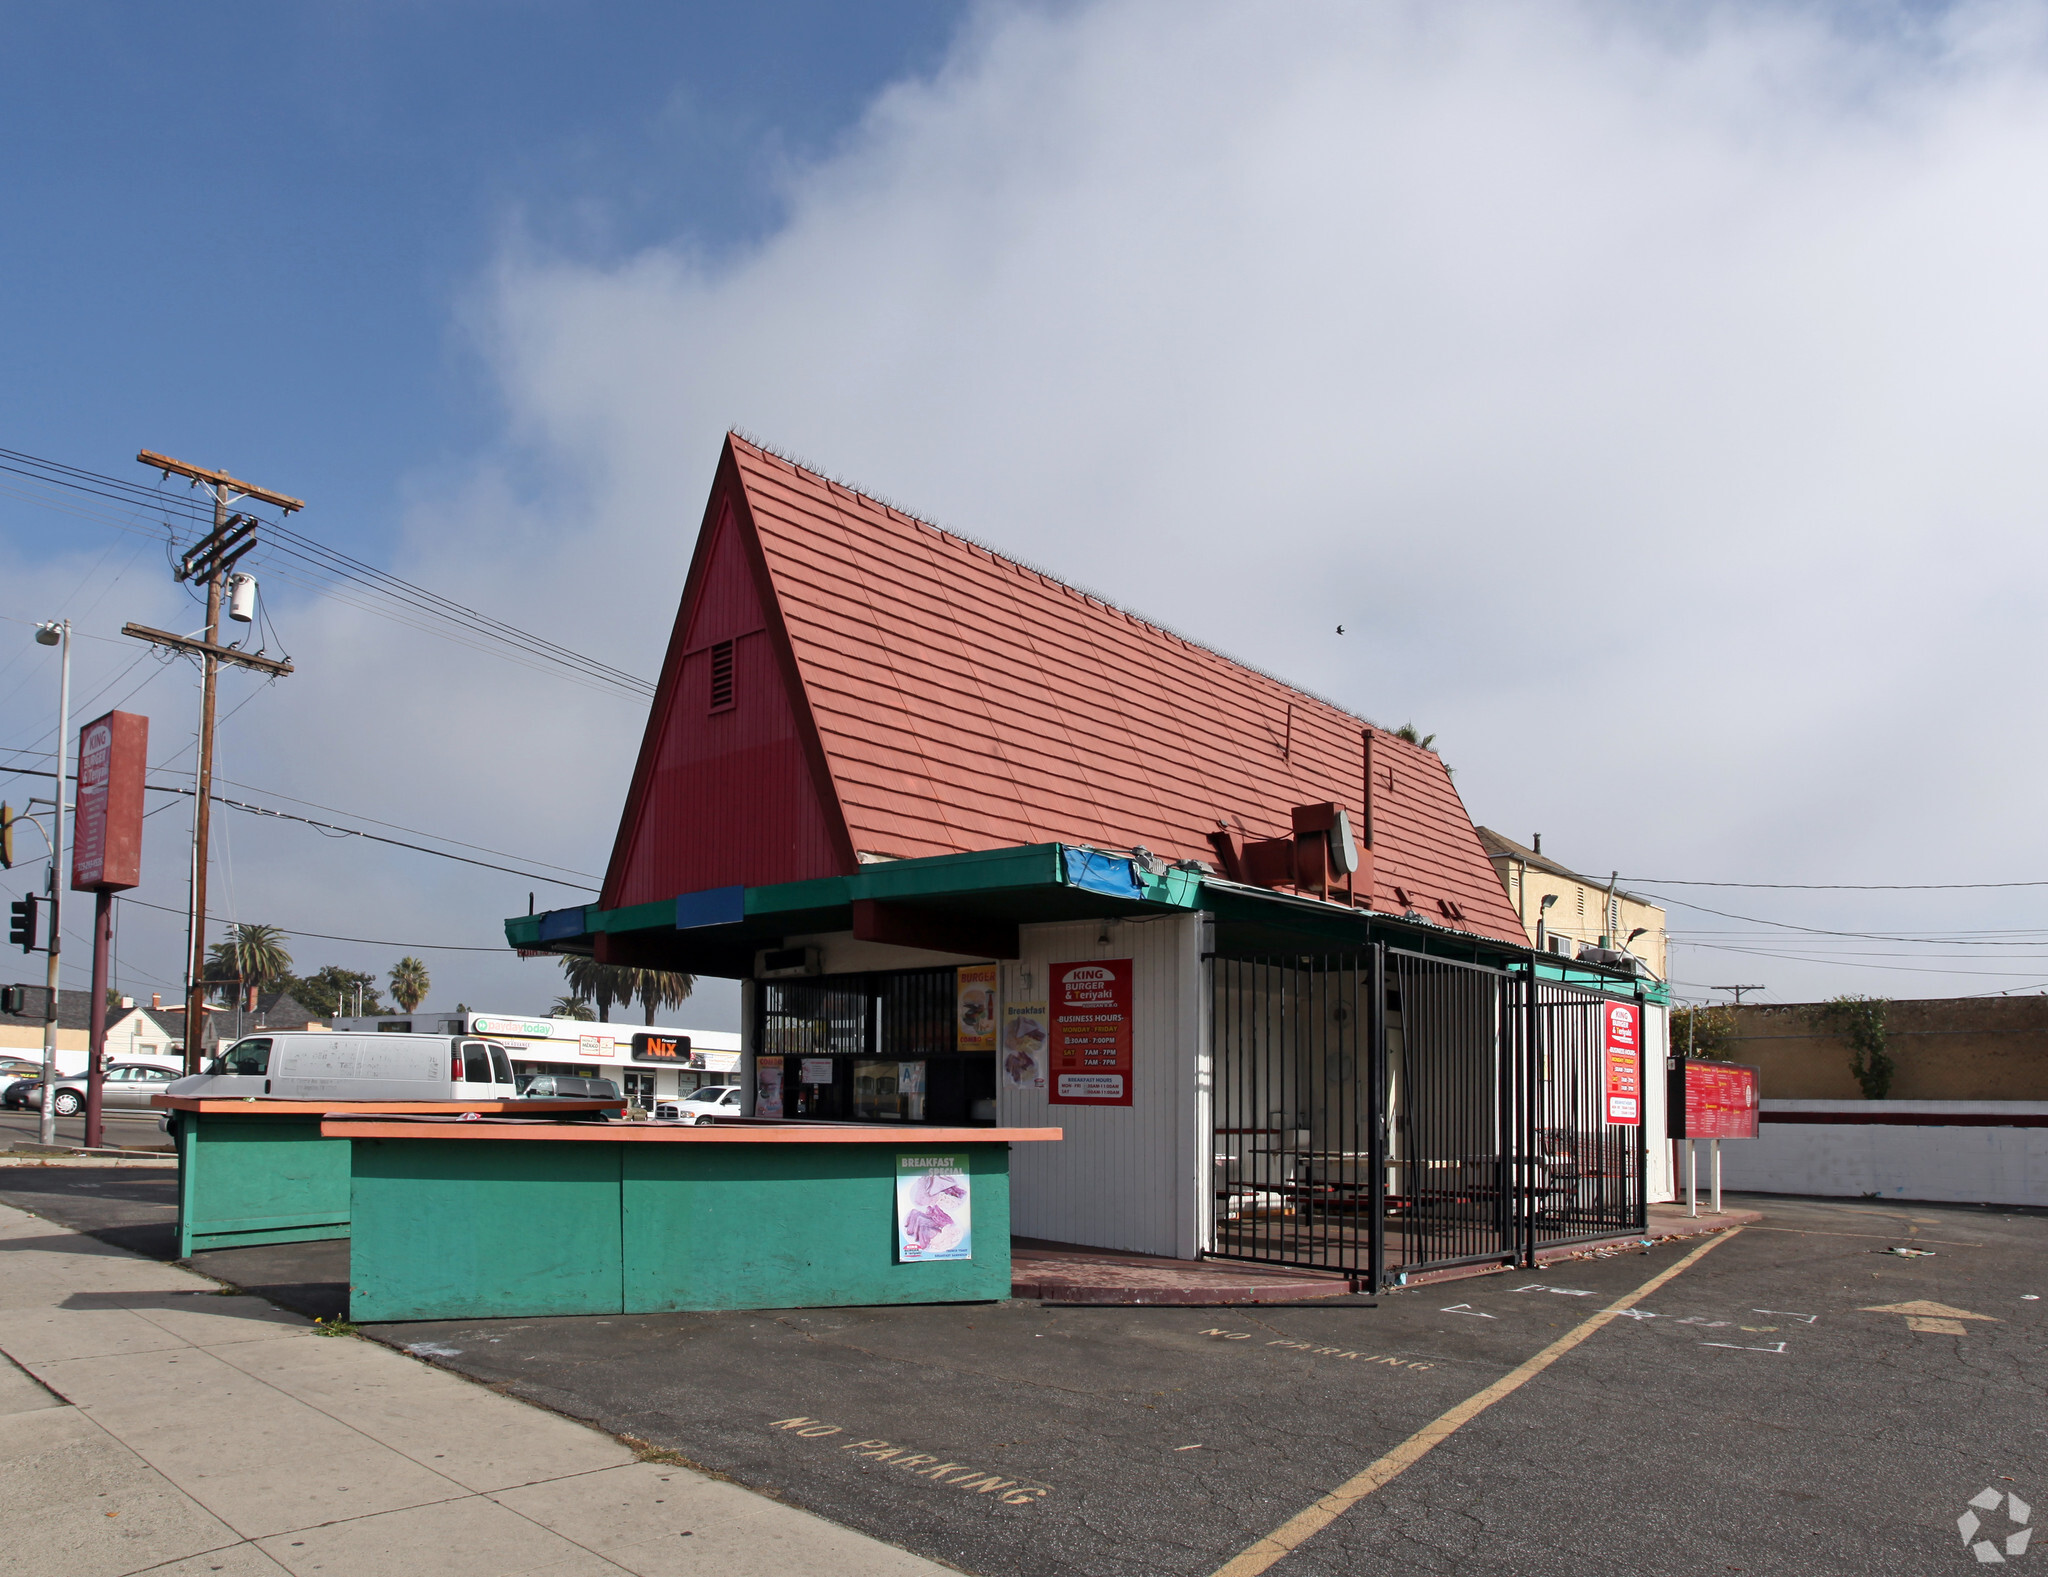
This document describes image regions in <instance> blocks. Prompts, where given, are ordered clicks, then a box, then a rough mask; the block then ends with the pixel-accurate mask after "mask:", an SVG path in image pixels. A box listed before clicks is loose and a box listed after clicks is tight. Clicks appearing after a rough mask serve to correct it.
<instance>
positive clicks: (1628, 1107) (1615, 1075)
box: [1605, 1002, 1643, 1128]
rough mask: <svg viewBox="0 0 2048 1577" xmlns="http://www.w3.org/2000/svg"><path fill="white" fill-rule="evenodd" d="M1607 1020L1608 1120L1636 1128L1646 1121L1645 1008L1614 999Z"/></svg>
mask: <svg viewBox="0 0 2048 1577" xmlns="http://www.w3.org/2000/svg"><path fill="white" fill-rule="evenodd" d="M1605 1011H1606V1019H1607V1120H1608V1121H1609V1122H1611V1123H1622V1124H1625V1125H1626V1126H1628V1127H1631V1128H1632V1127H1635V1126H1636V1125H1637V1124H1639V1123H1641V1122H1642V1120H1643V1036H1642V1025H1643V1015H1642V1010H1641V1009H1640V1008H1638V1007H1636V1006H1635V1004H1634V1003H1631V1002H1610V1003H1608V1004H1607V1007H1606V1010H1605Z"/></svg>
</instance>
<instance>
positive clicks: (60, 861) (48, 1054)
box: [36, 619, 71, 1147]
mask: <svg viewBox="0 0 2048 1577" xmlns="http://www.w3.org/2000/svg"><path fill="white" fill-rule="evenodd" d="M36 644H37V645H38V646H57V647H61V648H62V649H63V661H62V663H61V664H60V667H59V677H58V680H57V791H56V793H55V794H53V795H52V796H51V797H52V798H53V799H54V800H56V802H57V811H56V814H55V815H54V816H53V817H51V825H52V826H53V828H54V829H55V835H54V836H53V837H52V838H51V839H50V880H49V894H50V947H49V955H50V969H49V973H48V975H47V976H45V979H46V980H47V981H48V982H49V987H48V991H47V993H46V1001H45V1002H44V1005H43V1110H42V1115H41V1119H40V1121H38V1122H37V1124H36V1138H37V1139H38V1140H39V1141H40V1142H41V1143H43V1144H46V1145H50V1146H52V1147H54V1146H55V1145H56V1143H57V960H58V955H59V954H61V953H62V952H63V950H64V930H63V924H62V919H63V914H62V899H61V896H60V894H61V892H62V890H63V885H64V884H63V882H62V880H61V879H60V875H59V873H60V872H61V871H62V870H63V867H64V811H65V808H66V807H65V803H64V793H65V779H66V778H67V777H68V776H69V771H68V767H69V755H70V750H71V621H70V620H69V619H45V620H44V621H43V622H42V623H41V624H38V625H37V626H36Z"/></svg>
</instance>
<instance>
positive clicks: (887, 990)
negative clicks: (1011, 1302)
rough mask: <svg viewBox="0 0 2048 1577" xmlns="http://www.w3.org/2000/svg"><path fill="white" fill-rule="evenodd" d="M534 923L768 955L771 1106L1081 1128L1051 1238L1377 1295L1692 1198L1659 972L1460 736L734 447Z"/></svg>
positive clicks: (1020, 1189)
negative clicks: (1572, 896) (1579, 887)
mask: <svg viewBox="0 0 2048 1577" xmlns="http://www.w3.org/2000/svg"><path fill="white" fill-rule="evenodd" d="M506 935H507V938H508V940H509V941H510V942H511V943H512V944H513V945H514V946H516V947H519V948H522V949H527V950H539V951H553V952H564V953H571V952H583V953H590V954H594V955H595V956H596V957H597V958H598V959H600V960H602V961H605V962H609V963H615V964H621V965H632V966H638V967H644V968H658V969H673V970H684V971H689V972H691V973H695V974H706V975H720V976H727V977H732V978H737V979H739V980H741V981H744V982H745V983H746V984H745V986H744V988H743V999H744V1004H745V1027H744V1065H745V1073H746V1081H747V1086H748V1089H749V1092H750V1096H751V1098H752V1100H753V1101H754V1103H755V1111H756V1112H757V1114H758V1115H760V1116H764V1117H785V1118H805V1119H825V1120H835V1119H836V1120H860V1121H886V1122H896V1123H902V1124H903V1125H904V1126H905V1128H906V1133H908V1132H909V1131H911V1130H914V1128H915V1126H916V1125H918V1124H920V1123H943V1124H961V1123H971V1124H989V1125H995V1124H1001V1125H1004V1126H1014V1127H1031V1126H1057V1127H1060V1128H1063V1129H1064V1130H1065V1133H1066V1139H1065V1142H1064V1143H1061V1144H1057V1145H1034V1146H1028V1147H1023V1148H1021V1149H1019V1150H1018V1152H1017V1153H1016V1154H1015V1155H1014V1157H1013V1168H1014V1173H1013V1188H1014V1203H1013V1223H1014V1228H1015V1230H1016V1231H1017V1232H1018V1233H1019V1234H1021V1235H1023V1236H1027V1237H1033V1238H1039V1239H1049V1240H1054V1241H1058V1242H1062V1243H1070V1244H1088V1245H1094V1246H1099V1247H1104V1248H1113V1249H1120V1250H1128V1251H1136V1252H1143V1253H1153V1254H1162V1255H1170V1256H1174V1257H1178V1258H1192V1257H1196V1256H1200V1255H1218V1256H1230V1257H1242V1258H1251V1259H1259V1260H1267V1261H1274V1262H1282V1263H1293V1264H1310V1265H1319V1266H1324V1267H1328V1268H1332V1269H1342V1270H1347V1271H1350V1272H1352V1273H1353V1274H1355V1275H1357V1276H1358V1277H1359V1278H1360V1279H1361V1280H1370V1281H1373V1282H1374V1283H1375V1284H1377V1283H1378V1282H1380V1281H1381V1280H1383V1279H1384V1280H1393V1279H1395V1278H1397V1277H1398V1276H1399V1275H1400V1274H1402V1273H1403V1272H1413V1271H1415V1270H1417V1269H1420V1268H1422V1267H1424V1266H1429V1265H1440V1264H1445V1263H1452V1262H1475V1261H1483V1260H1489V1259H1492V1260H1502V1259H1523V1258H1526V1257H1527V1256H1529V1255H1532V1254H1533V1253H1534V1252H1535V1251H1536V1250H1537V1249H1538V1248H1541V1247H1545V1246H1547V1245H1549V1244H1552V1243H1556V1242H1562V1241H1569V1240H1571V1239H1573V1238H1585V1237H1594V1236H1606V1235H1612V1234H1613V1233H1615V1232H1619V1231H1628V1230H1631V1229H1635V1228H1639V1227H1640V1226H1641V1225H1642V1221H1643V1212H1644V1207H1645V1203H1646V1201H1647V1200H1648V1199H1650V1198H1653V1197H1669V1171H1668V1168H1669V1162H1668V1153H1669V1151H1668V1146H1667V1145H1666V1144H1665V1143H1664V1142H1663V1132H1664V1126H1663V1111H1662V1106H1663V1102H1662V1087H1663V1078H1662V1047H1663V1041H1664V1000H1665V999H1664V993H1663V988H1662V987H1661V985H1659V984H1658V983H1656V982H1654V981H1649V980H1643V979H1639V978H1635V977H1633V976H1629V975H1625V974H1621V973H1619V972H1611V971H1606V970H1602V969H1598V968H1594V967H1591V966H1587V965H1574V964H1569V963H1566V962H1565V961H1563V960H1561V959H1558V958H1557V957H1555V956H1554V955H1541V956H1539V955H1537V954H1535V953H1534V952H1532V951H1531V949H1530V948H1529V946H1528V944H1527V940H1526V937H1525V935H1524V932H1523V929H1522V926H1521V924H1520V923H1519V921H1518V920H1517V918H1516V915H1515V913H1514V910H1513V909H1512V908H1511V907H1510V905H1509V904H1508V902H1507V898H1506V895H1505V894H1504V893H1503V891H1502V888H1501V885H1500V883H1499V881H1498V880H1497V879H1496V877H1495V875H1494V872H1493V869H1492V867H1491V866H1490V865H1489V864H1488V861H1487V857H1486V854H1485V852H1484V850H1483V849H1482V848H1481V846H1480V842H1479V839H1478V836H1477V834H1476V833H1475V831H1474V828H1473V824H1472V821H1471V818H1470V817H1469V816H1468V815H1467V814H1466V811H1465V808H1464V805H1463V804H1462V803H1461V801H1460V800H1459V797H1458V794H1457V791H1456V790H1455V789H1454V788H1453V786H1452V784H1451V780H1450V776H1449V774H1448V773H1447V772H1446V770H1445V768H1444V766H1443V763H1442V762H1441V761H1440V760H1438V758H1437V757H1436V756H1435V755H1434V754H1432V753H1430V752H1429V751H1426V750H1422V749H1419V748H1417V747H1415V746H1413V745H1410V744H1408V743H1405V742H1404V741H1402V740H1400V739H1398V738H1396V737H1394V736H1392V735H1390V734H1387V733H1385V732H1383V731H1381V730H1379V729H1377V728H1375V727H1374V726H1372V725H1371V724H1369V723H1367V722H1365V721H1364V720H1363V719H1361V718H1358V717H1355V716H1353V715H1351V714H1350V713H1347V712H1345V711H1343V710H1341V709H1340V708H1338V707H1336V706H1333V705H1331V704H1330V703H1329V702H1327V701H1323V700H1321V699H1318V698H1317V697H1314V696H1311V695H1309V694H1307V693H1305V692H1303V691H1300V690H1296V689H1294V688H1292V687H1290V686H1288V685H1286V684H1283V683H1281V682H1280V681H1278V680H1276V679H1273V678H1270V677H1268V676H1267V675H1264V674H1261V673H1258V672H1256V671H1254V670H1252V669H1248V668H1246V667H1243V666H1242V665H1240V664H1237V663H1234V662H1231V661H1229V660H1228V659H1227V658H1224V657H1221V656H1219V655H1218V654H1216V653H1215V652H1212V651H1209V650H1207V649H1206V648H1204V647H1202V646H1199V645H1196V644H1194V643H1192V642H1190V641H1188V640H1186V639H1184V638H1182V637H1180V636H1178V635H1176V634H1173V633H1172V632H1170V631H1168V630H1165V629H1162V628H1160V627H1158V626H1157V625H1153V624H1150V623H1147V622H1146V621H1144V620H1143V619H1140V618H1137V617H1135V616H1134V615H1132V614H1130V613H1128V612H1125V611H1123V610H1122V609H1119V608H1116V607H1114V606H1111V605H1109V604H1107V603H1104V602H1102V601H1101V600H1099V599H1097V598H1095V597H1092V596H1089V595H1087V594H1085V593H1083V592H1081V591H1078V590H1076V589H1074V588H1073V587H1070V586H1067V585H1064V584H1062V583H1060V582H1059V581H1057V580H1053V579H1051V578H1049V577H1047V576H1046V575H1044V574H1041V573H1040V572H1038V571H1036V570H1033V569H1031V568H1028V567H1027V566H1025V565H1022V564H1019V563H1016V562H1014V561H1012V560H1009V559H1006V558H1004V557H1002V556H1000V555H998V554H996V553H993V552H991V551H989V550H988V549H987V548H984V547H981V546H979V545H977V544H975V543H973V542H970V541H967V540H965V539H963V538H961V537H959V536H956V535H953V534H950V533H948V532H945V531H941V530H939V529H937V528H936V527H934V526H932V525H930V524H928V523H926V522H924V521H922V520H918V519H915V518H913V517H911V516H908V515H905V514H902V513H900V512H898V511H897V510H894V509H892V508H890V507H889V506H887V505H885V504H882V503H880V502H878V501H877V500H875V499H872V498H868V497H866V496H864V495H862V494H860V493H858V492H855V491H852V490H850V489H848V488H846V487H843V486H841V485H839V484H838V483H835V482H833V481H830V480H829V479H827V478H825V477H822V476H819V475H816V474H814V473H812V472H810V471H807V470H804V469H803V468H801V467H799V466H796V465H794V464H792V463H790V462H789V461H787V460H784V459H782V458H780V457H779V456H777V455H775V454H772V453H770V452H768V451H766V450H763V449H761V448H759V447H757V446H756V445H754V444H751V443H748V442H746V441H744V440H742V439H740V438H739V437H737V436H733V437H730V438H728V440H727V442H726V446H725V450H724V453H723V454H722V456H721V458H720V461H719V466H718V472H717V477H716V480H715V481H714V484H713V486H712V489H711V496H710V500H709V503H708V505H707V507H706V509H705V513H704V519H703V524H702V528H701V531H700V534H699V537H698V541H697V549H696V555H695V558H694V560H693V562H692V564H691V568H690V574H689V580H688V583H687V585H686V587H685V589H684V592H683V599H682V607H681V611H680V613H679V614H678V616H677V620H676V625H675V631H674V635H673V637H672V639H671V641H670V645H669V649H668V655H667V659H666V661H665V663H664V665H663V669H662V674H661V681H660V687H659V690H658V692H657V694H656V697H655V700H654V704H653V708H652V711H651V715H650V717H649V720H648V726H647V732H646V736H645V739H644V741H643V743H642V745H641V750H640V757H639V762H638V765H637V767H636V769H635V771H634V775H633V780H632V786H631V789H630V791H629V793H628V796H627V800H626V806H625V811H624V814H623V816H622V818H621V821H620V824H619V831H618V837H617V842H616V845H615V847H614V850H613V854H612V860H611V865H610V868H609V870H608V872H607V875H606V879H605V885H604V890H603V893H602V895H601V897H600V900H599V902H597V903H595V904H592V905H588V906H584V907H579V908H573V909H562V910H555V911H552V912H549V913H545V914H540V915H532V916H526V915H522V916H518V917H515V918H513V919H511V920H508V921H507V922H506ZM1646 1053H1647V1055H1646Z"/></svg>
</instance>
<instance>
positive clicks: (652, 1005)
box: [633, 969, 697, 1029]
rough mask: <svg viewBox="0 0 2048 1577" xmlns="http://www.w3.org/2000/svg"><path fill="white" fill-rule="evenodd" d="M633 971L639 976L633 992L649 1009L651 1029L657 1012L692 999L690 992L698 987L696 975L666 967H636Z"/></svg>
mask: <svg viewBox="0 0 2048 1577" xmlns="http://www.w3.org/2000/svg"><path fill="white" fill-rule="evenodd" d="M633 973H634V974H635V975H637V976H639V979H637V980H636V981H634V982H633V992H634V995H636V996H637V997H639V998H640V1005H641V1007H643V1008H644V1009H646V1011H647V1024H648V1027H649V1028H650V1029H651V1028H652V1027H653V1025H654V1015H655V1014H656V1013H657V1012H659V1011H660V1010H661V1009H663V1008H666V1007H681V1006H682V1005H683V1004H684V1003H685V1002H687V1001H689V1000H690V993H691V992H693V991H695V990H696V989H697V977H696V976H695V975H679V974H676V973H674V972H673V971H671V970H666V969H636V970H634V971H633Z"/></svg>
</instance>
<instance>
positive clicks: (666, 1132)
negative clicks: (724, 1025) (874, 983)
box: [320, 1103, 1066, 1150]
mask: <svg viewBox="0 0 2048 1577" xmlns="http://www.w3.org/2000/svg"><path fill="white" fill-rule="evenodd" d="M536 1104H538V1103H536ZM320 1133H321V1135H322V1137H324V1138H328V1139H543V1140H568V1141H570V1142H572V1143H580V1144H590V1143H594V1142H597V1141H610V1140H614V1139H617V1140H622V1141H625V1142H626V1143H629V1144H889V1145H896V1146H898V1147H914V1148H916V1149H920V1150H922V1149H927V1148H930V1147H933V1146H937V1145H949V1144H1033V1143H1048V1142H1053V1141H1057V1140H1061V1139H1064V1138H1065V1137H1066V1130H1065V1129H1064V1128H927V1127H925V1126H923V1125H922V1124H917V1125H910V1126H905V1127H901V1128H899V1127H896V1126H894V1125H885V1124H881V1123H874V1124H867V1123H858V1124H856V1123H816V1124H812V1123H801V1122H773V1121H770V1122H751V1121H750V1122H747V1123H745V1124H741V1123H691V1124H685V1123H602V1124H599V1123H519V1122H494V1121H492V1120H491V1119H489V1118H484V1117H480V1118H477V1119H476V1120H475V1121H466V1120H464V1119H462V1118H459V1117H457V1118H450V1119H447V1120H444V1121H441V1122H419V1121H413V1122H378V1121H376V1120H375V1118H374V1117H368V1116H365V1117H347V1116H332V1117H329V1118H328V1119H327V1120H326V1121H323V1122H322V1123H321V1124H320Z"/></svg>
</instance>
